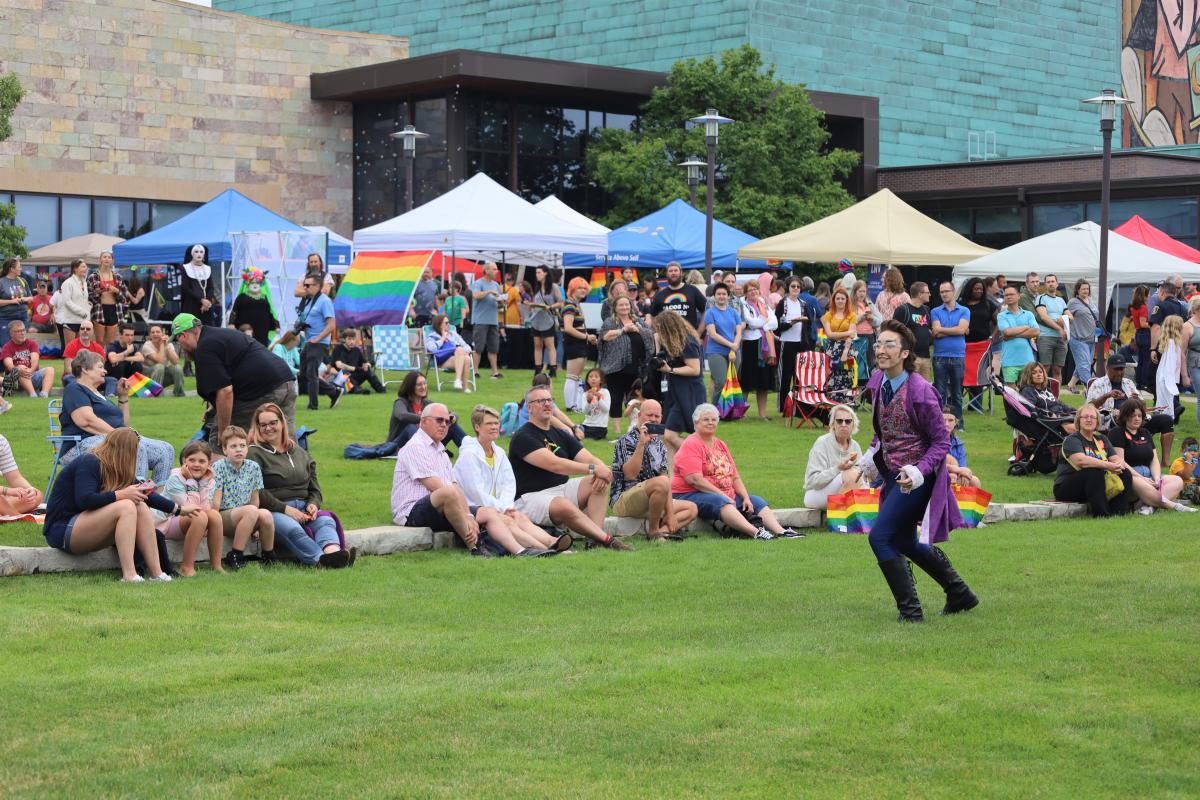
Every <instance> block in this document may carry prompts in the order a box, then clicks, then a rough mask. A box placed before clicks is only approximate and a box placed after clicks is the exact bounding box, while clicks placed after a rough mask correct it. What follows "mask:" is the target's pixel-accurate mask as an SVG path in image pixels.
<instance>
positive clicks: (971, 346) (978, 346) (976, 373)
mask: <svg viewBox="0 0 1200 800" xmlns="http://www.w3.org/2000/svg"><path fill="white" fill-rule="evenodd" d="M991 344H992V342H991V340H990V339H985V340H984V341H982V342H967V358H966V364H965V365H964V367H963V392H964V393H965V394H966V395H967V397H968V398H969V397H970V394H971V393H970V392H968V391H967V390H968V389H983V390H984V391H982V392H980V394H979V397H980V403H986V404H987V409H988V413H989V414H991V413H994V412H995V407H994V406H993V405H992V392H991V385H992V357H991V355H990V354H989V353H988V348H989V347H990V346H991ZM984 398H986V400H985V399H984ZM969 406H970V400H969V399H968V400H967V402H965V403H963V408H968V407H969ZM977 410H978V411H979V413H981V414H982V413H983V409H982V408H980V409H977Z"/></svg>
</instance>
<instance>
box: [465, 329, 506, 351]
mask: <svg viewBox="0 0 1200 800" xmlns="http://www.w3.org/2000/svg"><path fill="white" fill-rule="evenodd" d="M471 344H472V345H473V346H474V347H475V352H476V353H498V352H500V326H499V325H476V326H475V330H474V333H473V334H472V339H471Z"/></svg>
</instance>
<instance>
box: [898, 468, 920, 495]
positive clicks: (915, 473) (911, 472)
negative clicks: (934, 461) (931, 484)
mask: <svg viewBox="0 0 1200 800" xmlns="http://www.w3.org/2000/svg"><path fill="white" fill-rule="evenodd" d="M900 469H901V470H902V471H903V472H904V474H905V475H907V476H908V477H909V479H910V480H911V481H912V488H914V489H920V488H921V487H922V486H924V485H925V476H924V475H922V474H921V470H919V469H917V468H916V466H914V465H913V464H905V465H904V466H903V467H901V468H900Z"/></svg>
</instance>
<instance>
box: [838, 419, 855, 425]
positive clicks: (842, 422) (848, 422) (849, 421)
mask: <svg viewBox="0 0 1200 800" xmlns="http://www.w3.org/2000/svg"><path fill="white" fill-rule="evenodd" d="M833 424H834V425H853V424H854V420H852V419H835V420H834V421H833Z"/></svg>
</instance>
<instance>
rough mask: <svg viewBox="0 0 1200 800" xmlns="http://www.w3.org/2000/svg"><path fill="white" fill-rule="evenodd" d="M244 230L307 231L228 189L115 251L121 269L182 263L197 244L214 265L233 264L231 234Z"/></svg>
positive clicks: (124, 243) (114, 256) (122, 244)
mask: <svg viewBox="0 0 1200 800" xmlns="http://www.w3.org/2000/svg"><path fill="white" fill-rule="evenodd" d="M242 231H299V232H301V233H307V231H306V230H305V229H304V228H302V227H300V226H299V225H297V224H296V223H294V222H292V221H291V220H289V219H285V218H284V217H281V216H279V215H278V214H276V213H275V212H274V211H272V210H270V209H269V208H265V207H263V206H260V205H259V204H258V203H256V202H254V201H253V200H251V199H250V198H249V197H246V195H244V194H242V193H241V192H238V191H237V190H235V189H226V190H225V191H223V192H221V193H220V194H219V195H217V196H216V197H214V198H213V199H212V200H209V201H208V202H207V203H205V204H204V205H202V206H200V207H199V208H197V209H196V210H195V211H193V212H192V213H190V214H188V215H187V216H185V217H180V218H179V219H177V220H175V221H174V222H172V223H171V224H170V225H164V226H163V227H161V228H159V229H157V230H153V231H150V232H149V233H144V234H142V235H141V236H138V237H135V238H133V239H130V240H129V241H127V242H122V243H121V244H119V245H117V246H116V247H114V248H113V259H114V260H115V261H116V262H117V265H118V266H122V267H127V266H132V265H134V264H139V265H147V264H178V263H180V261H181V260H182V259H183V251H184V250H185V249H187V248H188V247H191V246H192V245H194V244H202V245H204V246H205V247H207V248H208V263H209V264H211V265H212V266H214V267H215V266H216V265H218V264H228V263H230V262H231V261H233V240H232V238H231V237H230V234H231V233H237V232H242Z"/></svg>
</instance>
